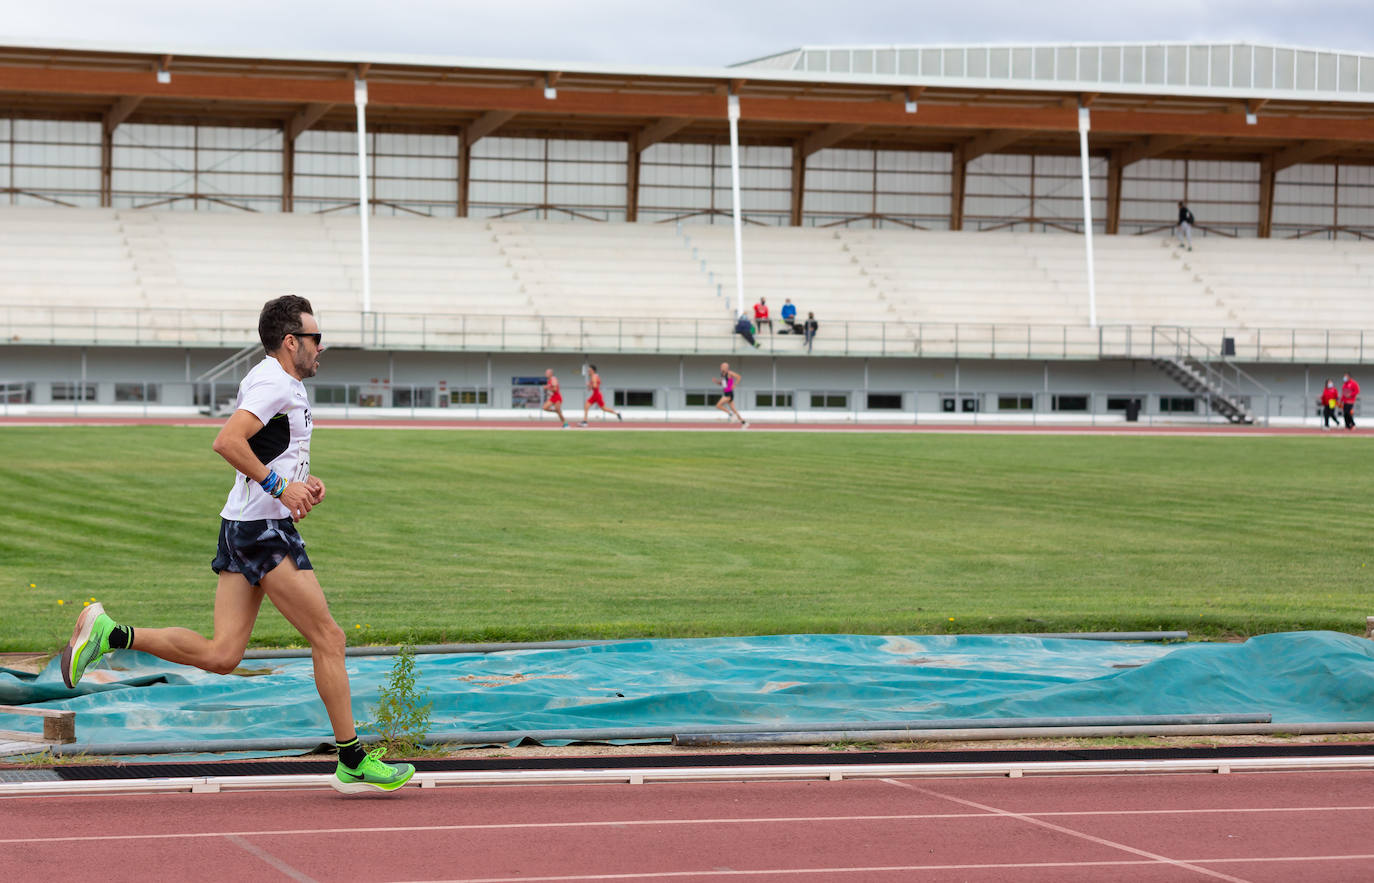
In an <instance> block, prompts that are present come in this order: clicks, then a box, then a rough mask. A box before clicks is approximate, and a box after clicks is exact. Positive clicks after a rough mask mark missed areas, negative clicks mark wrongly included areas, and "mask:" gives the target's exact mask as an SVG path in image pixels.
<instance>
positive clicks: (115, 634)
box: [110, 625, 134, 650]
mask: <svg viewBox="0 0 1374 883" xmlns="http://www.w3.org/2000/svg"><path fill="white" fill-rule="evenodd" d="M133 645H134V627H133V626H131V625H117V626H115V627H114V628H113V629H112V630H111V631H110V649H111V650H127V649H128V648H130V647H132V646H133Z"/></svg>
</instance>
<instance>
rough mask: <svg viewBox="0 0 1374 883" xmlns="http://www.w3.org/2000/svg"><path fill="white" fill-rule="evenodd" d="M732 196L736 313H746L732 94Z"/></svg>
mask: <svg viewBox="0 0 1374 883" xmlns="http://www.w3.org/2000/svg"><path fill="white" fill-rule="evenodd" d="M730 196H731V205H732V208H733V214H734V216H735V315H736V316H743V315H744V232H743V227H742V222H741V221H740V213H739V212H740V208H739V96H738V95H735V94H733V93H731V95H730Z"/></svg>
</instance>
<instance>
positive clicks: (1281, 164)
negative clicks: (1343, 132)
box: [1274, 141, 1355, 172]
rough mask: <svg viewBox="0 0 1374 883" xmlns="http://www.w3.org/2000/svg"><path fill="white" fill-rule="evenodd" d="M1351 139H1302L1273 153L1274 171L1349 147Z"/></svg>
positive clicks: (1352, 143) (1351, 144)
mask: <svg viewBox="0 0 1374 883" xmlns="http://www.w3.org/2000/svg"><path fill="white" fill-rule="evenodd" d="M1354 143H1355V142H1352V141H1303V142H1302V143H1300V144H1294V145H1293V146H1292V147H1285V148H1284V149H1283V150H1280V151H1278V152H1277V153H1275V154H1274V171H1276V172H1281V171H1283V170H1284V169H1286V168H1288V167H1290V166H1296V165H1300V164H1301V163H1305V162H1312V161H1313V160H1317V159H1321V158H1322V157H1324V156H1330V155H1331V154H1333V153H1339V152H1340V151H1342V150H1344V149H1345V148H1347V147H1351V146H1353V145H1354Z"/></svg>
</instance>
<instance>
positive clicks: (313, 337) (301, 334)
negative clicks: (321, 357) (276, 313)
mask: <svg viewBox="0 0 1374 883" xmlns="http://www.w3.org/2000/svg"><path fill="white" fill-rule="evenodd" d="M286 333H287V334H289V335H291V336H292V337H308V338H310V339H311V340H313V341H315V346H319V345H320V341H321V340H322V339H323V338H324V335H323V334H321V333H320V332H318V331H288V332H286Z"/></svg>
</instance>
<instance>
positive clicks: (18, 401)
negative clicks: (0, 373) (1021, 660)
mask: <svg viewBox="0 0 1374 883" xmlns="http://www.w3.org/2000/svg"><path fill="white" fill-rule="evenodd" d="M32 401H33V384H32V383H20V382H18V381H11V382H9V383H0V402H4V403H5V404H7V405H27V404H28V403H29V402H32Z"/></svg>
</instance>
